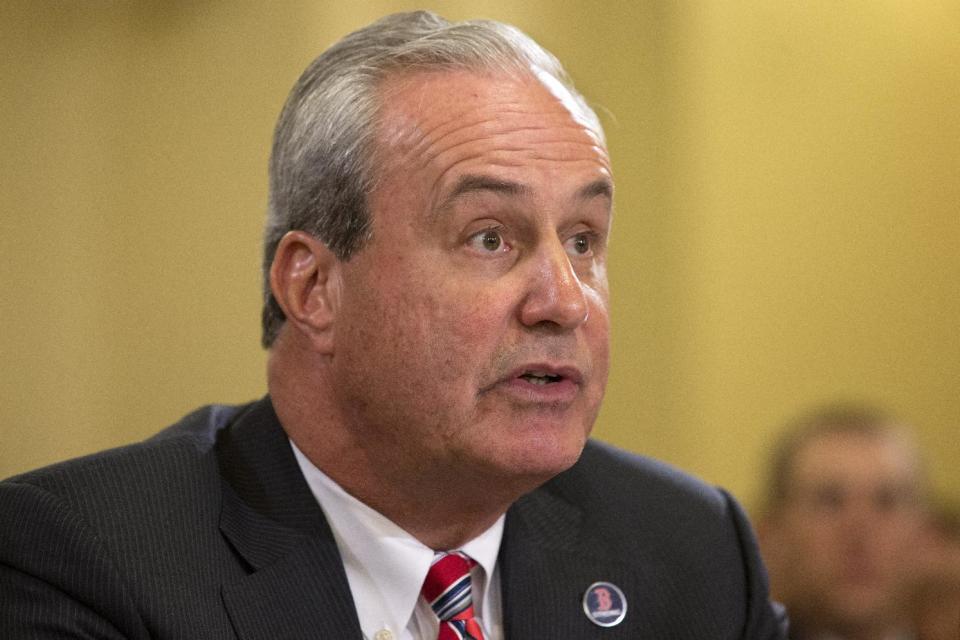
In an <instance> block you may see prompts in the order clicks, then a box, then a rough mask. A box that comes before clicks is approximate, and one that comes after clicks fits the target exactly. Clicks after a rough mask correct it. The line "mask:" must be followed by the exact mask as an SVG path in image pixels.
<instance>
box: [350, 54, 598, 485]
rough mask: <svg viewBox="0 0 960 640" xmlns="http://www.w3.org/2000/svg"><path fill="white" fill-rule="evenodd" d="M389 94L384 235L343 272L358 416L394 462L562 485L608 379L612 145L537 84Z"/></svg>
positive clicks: (496, 79) (501, 80)
mask: <svg viewBox="0 0 960 640" xmlns="http://www.w3.org/2000/svg"><path fill="white" fill-rule="evenodd" d="M381 95H382V98H383V106H382V109H381V114H380V118H379V125H378V138H377V149H378V152H377V155H376V158H375V159H376V167H377V174H378V177H379V178H380V181H379V183H378V184H377V186H376V188H375V189H374V191H373V193H372V194H371V196H370V199H369V206H370V210H371V213H372V223H373V236H372V240H371V241H370V242H369V243H368V244H367V245H366V246H365V247H364V248H363V249H362V250H361V251H360V252H359V253H357V254H356V255H355V256H354V257H352V258H351V259H350V260H349V261H348V262H346V263H344V264H343V265H342V281H343V282H342V284H343V286H342V292H341V301H340V309H339V312H338V315H337V320H336V325H335V344H334V355H333V367H334V373H335V375H336V383H337V385H338V391H339V399H340V401H341V409H342V410H343V411H344V412H345V413H346V414H348V415H349V416H350V421H351V424H352V425H353V428H354V429H362V430H366V431H368V432H369V433H370V435H371V438H372V439H373V440H371V446H372V447H380V448H381V451H378V452H374V455H377V454H383V455H387V456H389V460H390V462H389V464H399V465H401V466H402V465H406V468H407V469H409V468H410V467H411V466H414V467H419V468H420V470H422V471H423V472H424V473H439V474H444V473H450V472H451V471H452V470H457V471H458V473H462V474H466V475H468V476H471V477H474V476H475V477H480V478H514V479H526V480H527V481H530V480H533V479H536V480H537V481H542V480H545V479H546V478H548V477H550V476H552V475H554V474H556V473H557V472H559V471H561V470H563V469H565V468H567V467H568V466H570V465H571V464H572V463H573V462H575V461H576V459H577V457H578V456H579V454H580V451H581V449H582V447H583V444H584V442H585V439H586V437H587V435H588V433H589V432H590V429H591V427H592V425H593V422H594V419H595V417H596V415H597V412H598V410H599V406H600V401H601V398H602V396H603V391H604V387H605V384H606V378H607V368H608V308H607V307H608V293H607V277H606V255H607V236H608V233H609V228H610V212H611V190H612V183H611V178H610V169H609V160H608V157H607V153H606V150H605V149H604V148H603V145H602V143H601V142H600V141H599V139H598V137H597V135H596V134H595V132H593V131H591V130H590V129H589V128H588V127H587V126H585V125H584V124H581V122H580V121H579V120H578V119H577V118H575V117H574V114H572V113H571V111H569V110H568V109H567V107H566V106H564V103H562V102H561V100H560V99H558V96H556V95H554V94H552V93H551V92H550V91H548V90H547V89H546V88H545V87H544V85H542V84H541V83H540V82H538V81H537V80H535V79H533V78H523V79H516V78H511V77H509V76H505V75H496V76H488V75H479V74H476V73H473V72H467V71H441V72H420V73H412V74H408V75H404V76H401V77H399V78H394V79H391V80H388V81H387V82H386V83H385V85H384V86H383V87H382V94H381ZM384 450H386V451H384ZM441 477H442V476H441Z"/></svg>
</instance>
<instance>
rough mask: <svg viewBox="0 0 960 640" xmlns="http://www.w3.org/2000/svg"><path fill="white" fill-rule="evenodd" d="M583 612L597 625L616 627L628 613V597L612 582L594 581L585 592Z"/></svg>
mask: <svg viewBox="0 0 960 640" xmlns="http://www.w3.org/2000/svg"><path fill="white" fill-rule="evenodd" d="M583 612H584V613H585V614H586V615H587V618H589V619H590V622H592V623H593V624H595V625H598V626H601V627H615V626H617V625H618V624H620V623H621V622H623V619H624V617H626V615H627V599H626V597H624V595H623V591H621V590H620V587H618V586H617V585H615V584H613V583H612V582H594V583H593V584H592V585H590V586H589V587H587V592H586V593H584V594H583Z"/></svg>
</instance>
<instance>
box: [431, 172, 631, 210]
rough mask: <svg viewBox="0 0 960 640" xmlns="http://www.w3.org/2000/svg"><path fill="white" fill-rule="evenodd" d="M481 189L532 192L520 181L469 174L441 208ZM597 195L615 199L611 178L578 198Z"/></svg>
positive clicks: (595, 183) (507, 193)
mask: <svg viewBox="0 0 960 640" xmlns="http://www.w3.org/2000/svg"><path fill="white" fill-rule="evenodd" d="M481 191H489V192H493V193H496V194H500V195H505V196H524V195H528V194H529V193H530V187H528V186H527V185H524V184H521V183H519V182H513V181H510V180H501V179H499V178H494V177H492V176H485V175H478V174H467V175H465V176H462V177H461V178H460V179H459V180H457V183H456V185H454V187H453V189H452V190H451V191H450V195H448V196H447V197H446V198H444V200H443V205H442V206H441V207H440V209H441V210H443V209H447V208H449V207H450V206H451V205H452V204H453V202H454V201H456V199H457V198H459V197H461V196H463V195H466V194H468V193H477V192H481ZM597 197H604V198H607V199H608V200H613V185H612V184H611V183H610V181H609V180H606V179H603V178H598V179H597V180H594V181H593V182H591V183H589V184H587V185H586V186H584V187H582V188H581V189H580V190H579V191H578V192H577V198H578V199H580V200H591V199H593V198H597Z"/></svg>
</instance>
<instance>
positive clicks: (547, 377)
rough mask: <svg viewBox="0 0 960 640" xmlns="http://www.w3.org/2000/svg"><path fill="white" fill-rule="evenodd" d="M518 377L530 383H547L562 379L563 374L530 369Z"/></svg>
mask: <svg viewBox="0 0 960 640" xmlns="http://www.w3.org/2000/svg"><path fill="white" fill-rule="evenodd" d="M520 378H522V379H523V380H526V381H527V382H529V383H531V384H539V385H547V384H553V383H555V382H560V381H561V380H563V376H559V375H555V374H552V373H542V372H539V371H530V372H527V373H524V374H521V375H520Z"/></svg>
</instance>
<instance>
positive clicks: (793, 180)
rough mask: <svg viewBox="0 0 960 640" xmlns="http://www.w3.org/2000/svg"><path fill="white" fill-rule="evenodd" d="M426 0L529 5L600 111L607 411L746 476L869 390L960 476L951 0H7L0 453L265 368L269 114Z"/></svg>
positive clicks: (702, 462) (224, 395) (9, 457)
mask: <svg viewBox="0 0 960 640" xmlns="http://www.w3.org/2000/svg"><path fill="white" fill-rule="evenodd" d="M417 7H425V8H431V9H434V10H436V11H438V12H440V13H441V14H443V15H445V16H446V17H448V18H451V19H463V18H470V17H488V18H495V19H499V20H504V21H507V22H511V23H514V24H516V25H517V26H519V27H520V28H522V29H523V30H525V31H527V32H528V33H529V34H531V35H532V36H533V37H534V38H535V39H537V40H538V41H539V42H541V44H543V45H545V46H546V47H547V48H548V49H550V50H552V51H553V52H554V53H556V54H557V55H558V57H559V58H560V59H561V60H562V61H563V62H564V63H565V65H566V66H567V68H568V70H569V71H570V73H571V75H572V76H573V77H574V79H575V80H576V82H577V84H578V87H579V88H580V89H581V91H582V92H583V93H584V94H586V96H587V97H588V98H589V99H590V100H591V101H592V102H593V104H594V105H595V106H596V108H597V109H598V111H599V112H600V113H601V117H602V118H603V120H604V123H605V127H606V129H607V136H608V138H609V142H610V150H611V154H612V156H613V161H614V169H615V173H616V178H617V185H618V192H617V196H616V213H615V224H614V239H613V246H612V253H611V261H612V262H611V265H610V278H611V281H612V283H611V284H612V290H613V295H614V297H613V318H614V320H613V321H614V334H613V350H614V364H613V369H612V371H611V376H610V385H609V391H608V395H607V401H606V404H605V406H604V410H603V413H602V415H601V418H600V421H599V423H598V425H597V428H596V431H595V434H596V435H597V436H598V437H600V438H602V439H604V440H608V441H611V442H614V443H616V444H618V445H621V446H623V447H626V448H628V449H631V450H634V451H637V452H642V453H645V454H649V455H652V456H655V457H658V458H662V459H665V460H667V461H669V462H671V463H673V464H676V465H678V466H680V467H683V468H685V469H687V470H689V471H692V472H693V473H695V474H697V475H699V476H701V477H703V478H705V479H706V480H708V481H710V482H712V483H715V484H720V485H723V486H726V487H728V488H730V489H731V490H732V491H733V492H734V493H735V494H736V495H737V496H739V497H740V498H741V500H743V501H744V502H745V503H746V504H747V505H748V507H749V506H753V505H755V503H756V501H757V499H758V497H759V495H760V488H761V484H760V483H761V477H760V469H761V468H762V467H763V463H764V460H765V458H766V455H767V451H768V449H769V447H770V445H771V443H772V442H773V440H774V439H775V437H776V435H777V433H778V432H779V429H780V427H781V426H782V424H783V423H784V422H785V421H786V420H787V419H789V418H791V417H792V416H793V415H795V414H796V413H797V412H798V411H801V410H804V409H806V408H808V407H809V406H810V405H813V404H818V403H821V402H825V401H833V400H838V399H855V400H863V401H868V402H875V403H879V404H880V405H882V406H884V407H887V408H889V409H890V410H892V411H893V412H895V413H897V414H899V415H900V416H902V417H903V418H904V419H905V420H906V421H908V422H910V423H912V424H913V425H915V426H916V428H917V430H918V432H919V437H920V440H921V444H922V445H923V446H924V448H925V450H926V451H927V453H928V456H929V458H930V461H931V463H932V466H933V479H934V483H935V486H936V488H937V490H938V491H939V492H940V493H941V495H944V496H947V497H948V498H953V499H957V498H958V497H960V465H958V464H957V461H958V460H960V437H958V424H960V320H958V319H960V284H958V281H960V3H957V2H955V1H953V0H942V1H938V0H917V1H914V2H900V1H895V0H872V1H869V2H867V1H863V2H856V1H854V2H844V3H838V2H834V1H832V0H829V1H828V0H821V1H811V2H804V3H787V2H770V1H766V2H759V1H758V2H738V3H728V2H719V1H716V2H709V1H708V2H654V1H652V0H651V1H641V2H636V1H623V2H614V1H609V2H591V1H587V0H580V1H562V0H527V1H526V2H524V3H518V2H514V1H512V0H511V1H507V0H503V1H494V0H489V1H485V2H470V1H465V0H464V1H451V2H423V3H412V2H399V1H386V0H383V1H368V2H355V3H344V2H331V1H323V2H319V1H310V2H308V1H305V0H303V1H289V2H282V3H267V2H237V1H235V0H192V1H189V2H187V1H181V2H173V1H165V2H160V1H146V0H144V1H140V2H136V1H132V0H131V1H126V2H120V1H116V2H108V1H89V2H70V1H67V0H63V1H58V2H55V1H51V0H40V1H38V0H29V1H27V0H6V1H5V2H4V3H3V6H2V8H0V83H2V92H0V96H2V98H0V143H2V153H0V284H2V289H0V291H2V299H0V323H2V325H0V326H2V333H0V477H5V476H8V475H11V474H14V473H17V472H20V471H24V470H26V469H29V468H32V467H35V466H38V465H42V464H47V463H50V462H53V461H56V460H60V459H63V458H66V457H71V456H75V455H79V454H83V453H88V452H91V451H94V450H97V449H101V448H104V447H108V446H113V445H118V444H122V443H126V442H130V441H134V440H138V439H142V438H145V437H147V436H148V435H150V434H152V433H154V432H156V431H157V430H159V429H160V428H162V427H163V426H165V425H167V424H169V423H171V422H172V421H174V420H176V419H177V418H178V417H180V416H181V415H182V414H184V413H186V412H188V411H190V410H191V409H192V408H194V407H195V406H197V405H199V404H203V403H209V402H242V401H246V400H249V399H252V398H256V397H258V396H260V395H262V394H263V393H264V391H265V383H264V362H265V356H264V353H263V352H262V351H261V350H260V348H259V342H258V340H259V313H260V290H259V284H260V280H259V261H260V246H259V245H260V234H261V225H262V221H263V214H264V210H265V206H266V188H267V174H266V167H267V158H268V154H269V147H270V138H271V133H272V128H273V125H274V121H275V119H276V117H277V115H278V113H279V111H280V108H281V106H282V104H283V101H284V99H285V97H286V93H287V91H288V90H289V88H290V87H291V86H292V84H293V83H294V81H295V80H296V78H297V77H298V75H299V74H300V72H301V71H302V69H303V68H304V67H305V66H306V65H307V64H308V62H309V61H310V60H311V59H312V58H313V57H315V56H316V55H317V54H318V53H319V52H320V51H321V50H323V49H324V48H325V47H326V46H328V45H329V44H331V43H332V42H333V41H334V40H336V39H337V38H338V37H340V36H342V35H344V34H345V33H347V32H349V31H351V30H353V29H356V28H358V27H360V26H363V25H364V24H366V23H368V22H370V21H372V20H373V19H375V18H376V17H379V16H380V15H383V14H385V13H389V12H392V11H397V10H406V9H412V8H417Z"/></svg>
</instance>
